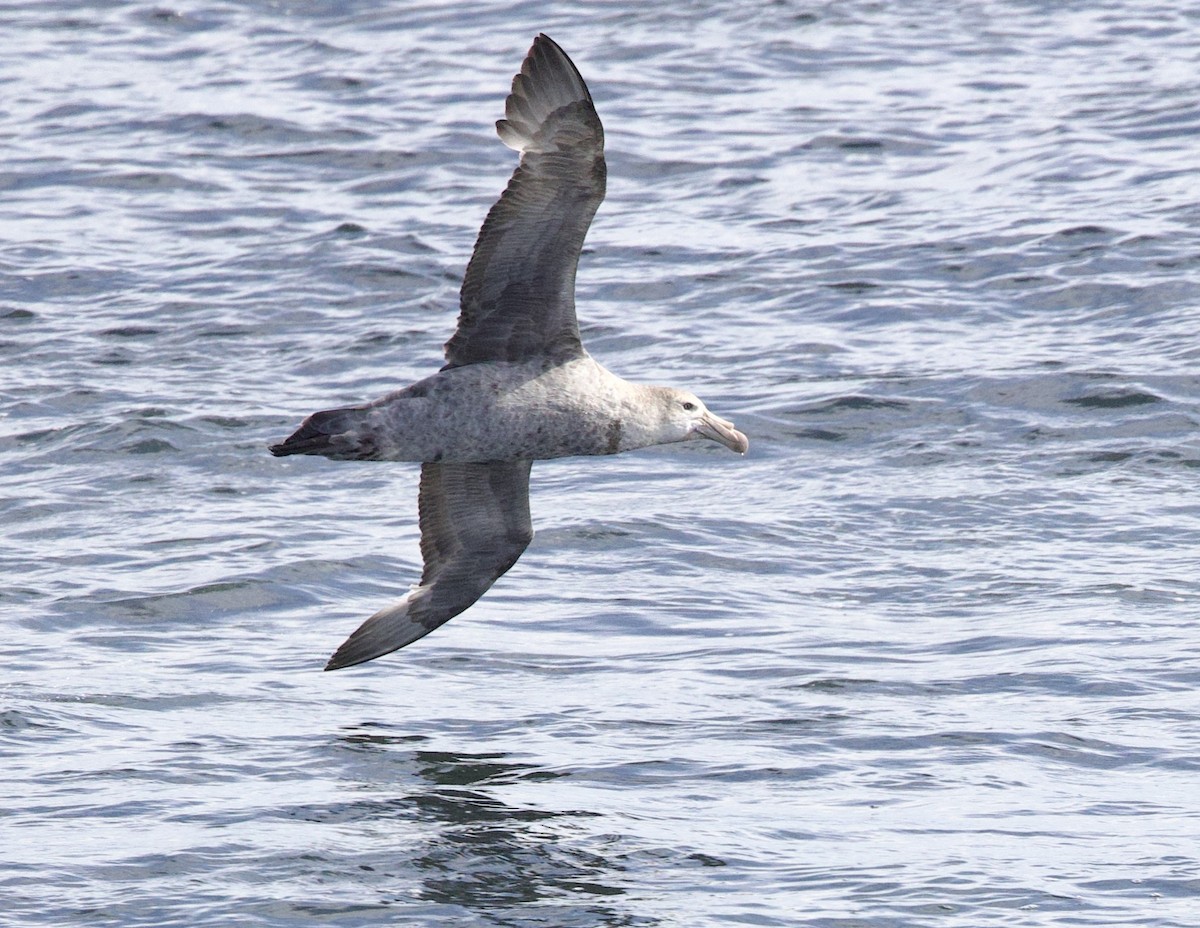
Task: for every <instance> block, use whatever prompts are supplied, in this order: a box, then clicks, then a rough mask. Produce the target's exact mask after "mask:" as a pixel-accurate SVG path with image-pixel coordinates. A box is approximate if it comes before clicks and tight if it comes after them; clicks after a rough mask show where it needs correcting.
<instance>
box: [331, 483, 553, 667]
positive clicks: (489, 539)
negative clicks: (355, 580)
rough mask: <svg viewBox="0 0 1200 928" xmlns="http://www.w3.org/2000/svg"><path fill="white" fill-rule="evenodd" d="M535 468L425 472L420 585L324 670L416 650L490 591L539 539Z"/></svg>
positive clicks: (363, 627)
mask: <svg viewBox="0 0 1200 928" xmlns="http://www.w3.org/2000/svg"><path fill="white" fill-rule="evenodd" d="M529 468H530V462H529V461H513V462H506V463H498V464H423V465H421V490H420V496H419V508H420V513H421V555H422V556H423V557H424V559H425V571H424V573H423V574H422V575H421V583H420V585H419V586H417V587H415V588H414V589H413V590H411V591H410V592H409V594H408V595H407V596H405V597H404V599H402V600H400V602H398V603H396V604H395V605H394V606H389V607H388V608H386V609H382V610H380V611H379V612H377V613H375V615H373V616H371V618H369V619H367V621H366V622H364V623H363V624H362V625H361V626H359V628H358V630H357V631H355V632H354V634H353V635H351V636H350V637H349V638H348V639H346V641H345V643H343V644H342V646H341V647H340V648H338V650H337V652H336V653H335V654H334V655H333V657H331V658H330V659H329V663H328V664H327V665H326V667H325V669H326V670H338V669H339V668H342V667H350V666H352V665H354V664H361V663H362V662H363V661H369V660H373V659H374V658H376V657H380V656H381V655H383V654H387V653H389V652H391V651H395V650H397V649H398V648H402V647H404V646H405V645H407V644H411V643H412V642H414V641H416V640H417V639H418V638H422V637H424V636H425V635H427V634H429V633H430V632H431V631H433V630H434V629H435V628H437V627H438V626H439V625H442V624H444V623H446V622H448V621H449V620H450V619H452V618H454V617H455V616H456V615H458V614H459V613H460V612H462V611H463V610H464V609H466V608H467V607H468V606H470V605H471V604H472V603H473V602H475V601H476V600H477V599H479V597H480V596H482V595H483V594H484V593H485V592H487V590H488V588H489V587H491V585H492V584H493V583H495V582H496V580H497V579H498V578H499V577H500V576H501V575H502V574H503V573H504V572H505V571H506V570H508V569H509V568H510V567H512V565H513V564H515V563H516V561H517V558H519V557H520V556H521V553H522V552H523V551H524V550H525V548H526V547H527V546H528V545H529V542H530V541H531V540H532V539H533V523H532V522H531V520H530V517H529Z"/></svg>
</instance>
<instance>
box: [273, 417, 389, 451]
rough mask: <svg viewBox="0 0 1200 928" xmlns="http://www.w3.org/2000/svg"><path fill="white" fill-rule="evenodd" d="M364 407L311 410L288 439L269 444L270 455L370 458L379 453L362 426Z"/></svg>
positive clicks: (364, 420) (368, 432)
mask: <svg viewBox="0 0 1200 928" xmlns="http://www.w3.org/2000/svg"><path fill="white" fill-rule="evenodd" d="M366 417H367V410H366V408H365V407H362V406H348V407H346V408H345V409H326V410H324V411H323V412H314V413H313V414H312V415H311V416H309V417H308V418H307V419H305V420H304V421H303V422H302V423H300V428H298V429H296V431H295V432H293V433H292V434H291V435H290V436H289V437H288V438H286V439H285V440H284V441H281V442H280V443H279V444H277V445H271V454H273V455H275V456H276V457H283V456H284V455H288V454H320V455H323V456H324V457H327V458H333V459H334V460H335V461H370V460H374V459H375V458H376V457H377V456H378V448H376V446H375V442H374V441H373V440H372V439H371V437H370V435H371V432H370V430H368V429H364V428H363V425H365V423H366Z"/></svg>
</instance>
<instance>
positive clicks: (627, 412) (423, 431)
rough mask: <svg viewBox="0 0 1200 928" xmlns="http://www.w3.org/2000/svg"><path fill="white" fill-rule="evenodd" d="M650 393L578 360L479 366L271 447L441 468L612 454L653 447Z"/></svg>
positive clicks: (331, 413) (309, 425)
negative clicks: (439, 466) (415, 462)
mask: <svg viewBox="0 0 1200 928" xmlns="http://www.w3.org/2000/svg"><path fill="white" fill-rule="evenodd" d="M654 389H655V388H652V387H646V386H643V385H642V384H635V383H630V382H629V381H628V380H622V379H621V378H620V377H617V376H616V375H615V374H612V373H611V372H609V371H607V370H605V368H604V367H602V366H601V365H600V364H598V363H596V361H595V360H593V359H592V358H591V357H588V356H586V355H585V356H583V357H579V358H573V359H572V360H570V361H566V362H564V363H561V364H552V363H548V362H546V361H545V360H542V359H535V360H532V361H523V362H519V363H515V364H513V363H508V362H481V363H479V364H470V365H467V366H465V367H453V368H449V369H448V370H444V371H439V372H438V373H436V374H434V375H433V376H432V377H426V378H425V379H424V380H420V381H418V382H417V383H414V384H413V385H412V386H409V387H405V388H404V389H403V390H397V391H396V392H395V393H389V394H388V395H387V396H384V397H381V398H380V399H378V400H375V401H374V402H372V403H367V404H365V405H363V406H351V407H347V408H345V409H331V410H328V411H326V412H319V413H315V414H314V415H312V416H310V417H309V418H308V420H307V421H306V422H305V424H304V425H303V426H302V427H301V428H300V429H299V430H297V432H296V433H295V434H294V435H293V436H292V437H291V438H289V439H288V441H287V442H286V443H284V444H283V445H281V446H277V447H278V448H279V449H280V451H282V452H283V453H287V454H298V453H302V454H320V455H324V456H325V457H327V458H333V459H335V460H340V461H421V462H431V463H447V464H482V463H488V462H493V461H517V460H523V459H530V460H537V461H540V460H547V459H550V458H560V457H568V456H572V455H598V454H616V453H617V452H619V451H632V450H634V449H636V448H644V447H646V446H648V445H653V444H658V443H659V441H658V440H657V435H658V434H659V426H660V421H659V420H660V418H661V415H660V413H661V412H662V411H663V407H662V406H661V405H660V404H655V403H652V402H651V403H647V402H646V401H645V400H646V397H647V395H648V394H649V393H650V392H651V391H653V390H654ZM464 397H465V398H467V400H466V401H465V402H464Z"/></svg>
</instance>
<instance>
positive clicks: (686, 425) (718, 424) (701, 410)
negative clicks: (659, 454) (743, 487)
mask: <svg viewBox="0 0 1200 928" xmlns="http://www.w3.org/2000/svg"><path fill="white" fill-rule="evenodd" d="M664 394H665V395H664V397H663V399H664V400H665V401H666V404H667V409H666V418H667V421H668V423H669V424H670V425H669V427H670V431H671V432H673V433H674V434H676V435H678V436H679V437H678V438H676V439H674V440H675V441H692V440H693V439H698V438H707V439H710V440H712V441H716V442H720V443H721V444H722V445H724V446H725V447H726V448H728V449H730V450H731V451H736V452H737V453H738V454H745V453H746V450H747V449H748V448H749V447H750V441H749V439H747V438H746V436H745V435H743V434H742V433H741V432H739V431H738V430H737V429H735V428H734V427H733V423H732V422H730V421H728V420H726V419H722V418H721V417H720V416H717V415H714V414H713V413H711V412H709V411H708V407H707V406H705V405H704V403H703V402H702V401H701V400H700V397H698V396H696V394H694V393H689V392H688V391H687V390H676V389H673V388H670V387H668V388H666V389H665V391H664Z"/></svg>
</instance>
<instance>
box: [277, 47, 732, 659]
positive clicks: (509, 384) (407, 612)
mask: <svg viewBox="0 0 1200 928" xmlns="http://www.w3.org/2000/svg"><path fill="white" fill-rule="evenodd" d="M504 115H505V118H504V119H502V120H500V121H499V122H498V123H496V129H497V131H498V132H499V134H500V138H501V140H502V141H503V142H504V144H505V145H507V146H508V147H509V148H512V149H515V150H516V151H519V152H520V153H521V160H520V164H519V165H518V166H517V169H516V171H514V172H513V175H512V177H511V178H510V179H509V182H508V187H507V188H506V189H505V191H504V193H503V194H502V195H501V197H500V199H499V200H497V201H496V204H495V205H494V206H493V207H492V209H491V211H490V212H489V213H488V216H487V219H486V220H485V221H484V223H483V228H482V229H481V230H480V232H479V238H478V240H477V241H476V242H475V251H474V254H472V256H471V261H470V263H469V264H468V265H467V272H466V276H465V278H464V279H463V285H462V291H461V296H460V314H459V317H458V328H457V329H456V330H455V332H454V335H453V336H452V337H451V339H450V341H448V342H447V343H446V364H445V366H444V367H443V368H442V369H441V370H440V371H438V372H437V373H436V374H434V375H433V376H431V377H427V378H426V379H424V380H421V381H418V382H417V383H415V384H413V385H412V386H409V387H405V388H404V389H402V390H398V391H396V392H394V393H390V394H388V395H387V396H384V397H382V398H380V399H378V400H375V401H374V402H372V403H367V404H365V405H362V406H352V407H347V408H344V409H330V410H326V411H324V412H317V413H313V414H312V415H311V416H309V417H308V418H307V419H305V420H304V422H303V423H302V424H301V426H300V428H299V429H297V430H296V432H295V434H293V435H292V436H291V437H290V438H288V439H287V440H286V441H283V442H281V443H279V444H277V445H272V446H271V453H272V454H275V455H280V456H281V455H288V454H319V455H324V456H325V457H328V458H333V459H335V460H342V461H346V460H364V461H420V462H421V488H420V493H419V499H418V502H419V509H420V524H421V555H422V557H423V558H424V561H425V570H424V572H423V573H422V575H421V582H420V583H419V584H418V585H417V586H414V587H413V588H412V589H411V590H410V591H409V593H408V594H407V595H406V596H405V597H404V598H403V599H401V600H400V601H399V602H397V603H395V604H394V605H391V606H388V607H387V608H385V609H382V610H380V611H379V612H377V613H375V615H373V616H371V617H370V618H369V619H367V621H366V622H364V623H363V624H362V625H361V626H359V628H358V630H357V631H355V632H354V634H352V635H351V636H350V637H349V638H348V639H346V641H345V642H344V643H343V644H342V646H341V647H340V648H338V649H337V651H336V653H335V654H334V655H333V657H332V658H330V660H329V663H328V664H327V665H326V667H325V669H326V670H337V669H339V668H341V667H349V666H351V665H353V664H361V663H363V662H364V661H369V660H373V659H374V658H376V657H379V656H381V655H383V654H387V653H389V652H391V651H395V650H396V649H397V648H402V647H404V646H405V645H407V644H411V643H412V642H414V641H416V640H417V639H418V638H421V637H422V636H424V635H426V634H428V633H429V632H431V631H433V630H434V629H435V628H437V627H438V626H439V625H442V624H443V623H445V622H447V621H449V620H450V619H452V618H453V617H454V616H456V615H458V614H459V613H460V612H462V611H463V610H464V609H466V608H467V607H468V606H470V605H471V604H472V603H474V602H475V601H476V600H477V599H479V597H480V596H482V595H483V594H484V593H485V592H486V591H487V589H488V588H489V587H490V586H491V585H492V584H493V583H495V582H496V580H497V578H499V577H500V575H501V574H503V573H504V572H505V571H506V570H508V569H509V568H510V567H512V566H513V564H515V563H516V561H517V558H519V557H520V556H521V553H522V552H523V551H524V550H525V548H526V547H527V546H528V545H529V542H530V541H531V540H532V538H533V525H532V523H531V522H530V518H529V469H530V465H531V463H532V462H533V461H535V460H542V459H547V458H556V457H564V456H567V455H593V454H615V453H617V452H619V451H630V450H632V449H634V448H645V447H648V446H650V445H662V444H668V443H671V442H680V441H690V440H692V439H700V438H707V439H711V440H713V441H716V442H720V443H721V444H722V445H725V446H726V447H727V448H730V449H731V450H733V451H736V452H738V453H739V454H745V453H746V450H747V448H748V447H749V442H748V440H747V439H746V436H745V435H743V434H742V433H741V432H739V431H738V430H737V429H735V428H734V427H733V423H732V422H728V421H726V420H725V419H722V418H721V417H720V416H717V415H715V414H713V413H711V412H709V411H708V409H707V408H705V405H704V403H702V402H701V401H700V399H699V398H698V397H697V396H695V395H694V394H692V393H689V392H688V391H686V390H680V389H676V388H674V387H656V386H644V385H640V384H634V383H630V382H629V381H627V380H622V379H621V378H620V377H617V376H616V375H614V374H611V373H609V372H608V371H607V370H605V369H604V368H603V367H601V366H600V365H599V364H598V363H596V362H595V361H594V360H593V359H592V357H591V356H590V355H589V354H588V353H587V352H586V351H585V350H584V349H583V345H582V344H581V343H580V340H579V325H578V322H577V321H576V318H575V268H576V265H577V264H578V262H579V252H580V250H581V249H582V247H583V239H584V236H585V235H586V234H587V230H588V226H589V225H590V224H591V221H592V216H593V215H594V214H595V212H596V208H597V207H598V206H599V205H600V201H601V200H602V199H604V183H605V174H606V169H605V163H604V130H603V128H602V127H601V125H600V119H599V117H598V116H597V115H596V110H595V108H594V107H593V106H592V98H591V95H590V94H589V93H588V89H587V86H586V85H585V84H584V82H583V78H582V77H580V75H579V72H578V71H577V70H576V69H575V65H574V64H572V63H571V59H570V58H568V57H567V56H566V53H565V52H563V50H562V49H561V48H559V47H558V45H556V44H555V43H554V42H553V41H551V40H550V39H549V38H547V37H546V36H544V35H539V36H538V37H537V38H536V39H534V42H533V47H532V48H530V49H529V54H528V55H526V57H525V61H524V62H523V63H522V64H521V71H520V73H519V74H517V76H516V77H514V78H513V84H512V92H511V93H510V94H509V95H508V100H507V101H506V103H505V107H504Z"/></svg>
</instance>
